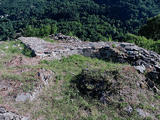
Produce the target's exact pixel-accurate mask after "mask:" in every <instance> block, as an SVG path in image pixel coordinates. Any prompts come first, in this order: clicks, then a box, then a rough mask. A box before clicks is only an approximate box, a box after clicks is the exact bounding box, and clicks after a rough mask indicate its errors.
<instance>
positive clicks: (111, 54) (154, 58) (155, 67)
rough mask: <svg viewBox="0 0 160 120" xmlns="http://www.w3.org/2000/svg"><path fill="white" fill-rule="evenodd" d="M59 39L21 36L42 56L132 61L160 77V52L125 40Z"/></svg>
mask: <svg viewBox="0 0 160 120" xmlns="http://www.w3.org/2000/svg"><path fill="white" fill-rule="evenodd" d="M54 38H56V40H57V42H55V43H50V42H46V41H44V40H42V39H39V38H35V37H20V38H19V40H21V41H22V43H24V44H25V45H26V46H27V47H28V48H30V49H31V50H32V51H33V52H34V53H35V54H36V56H39V57H40V58H41V59H47V60H53V59H61V58H62V57H67V56H70V55H75V54H79V55H84V56H87V57H97V58H99V59H103V60H112V61H113V62H120V63H126V62H127V63H129V64H131V65H132V66H134V67H135V68H136V69H137V70H138V71H139V72H141V73H144V72H145V71H149V72H152V73H154V75H153V74H152V75H150V78H152V79H156V80H158V79H160V55H159V54H157V53H155V52H153V51H148V50H146V49H143V48H141V47H138V46H136V45H134V44H131V43H123V42H122V43H121V42H82V41H80V40H79V39H75V38H74V37H69V36H64V35H61V34H58V36H54Z"/></svg>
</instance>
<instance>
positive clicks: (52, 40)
mask: <svg viewBox="0 0 160 120" xmlns="http://www.w3.org/2000/svg"><path fill="white" fill-rule="evenodd" d="M42 39H43V40H45V41H47V42H51V43H54V42H56V41H55V40H54V39H51V38H49V37H42Z"/></svg>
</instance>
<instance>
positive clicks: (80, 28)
mask: <svg viewBox="0 0 160 120" xmlns="http://www.w3.org/2000/svg"><path fill="white" fill-rule="evenodd" d="M0 3H1V4H0V40H8V39H12V38H13V39H14V38H15V37H16V36H17V34H22V35H23V36H38V37H42V36H47V35H49V34H53V33H58V32H61V33H63V34H66V35H74V36H77V37H79V38H81V39H82V40H85V41H87V40H88V41H100V40H101V41H108V40H112V39H114V40H118V41H122V40H124V37H125V34H126V33H128V32H129V33H133V34H137V33H138V30H139V28H140V27H141V26H142V25H143V24H144V23H145V22H146V20H147V18H149V17H153V16H155V15H157V14H158V13H159V12H160V2H159V1H158V0H83V1H82V0H14V1H13V0H4V1H0Z"/></svg>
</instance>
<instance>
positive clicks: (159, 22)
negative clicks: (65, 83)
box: [139, 15, 160, 40]
mask: <svg viewBox="0 0 160 120" xmlns="http://www.w3.org/2000/svg"><path fill="white" fill-rule="evenodd" d="M139 34H140V35H142V36H145V37H147V38H152V39H154V40H160V15H158V16H155V17H153V18H150V19H149V20H148V21H147V23H146V24H145V25H144V26H143V27H142V28H141V29H140V31H139Z"/></svg>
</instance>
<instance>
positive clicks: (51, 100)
mask: <svg viewBox="0 0 160 120" xmlns="http://www.w3.org/2000/svg"><path fill="white" fill-rule="evenodd" d="M122 66H123V65H122V64H115V63H111V62H104V61H102V60H98V59H91V58H88V57H83V56H79V55H74V56H71V57H68V58H63V59H62V60H54V61H46V60H43V61H41V63H40V66H39V67H42V68H45V69H50V70H52V71H53V72H54V73H55V79H54V81H52V82H53V83H52V84H50V85H51V87H49V88H48V89H47V90H46V91H44V93H42V95H41V97H40V101H41V105H42V107H41V108H40V109H39V110H38V111H36V112H35V113H33V118H34V119H36V118H38V117H39V116H45V119H46V120H53V119H57V120H106V119H107V118H111V117H112V118H114V117H115V118H116V117H117V118H119V119H121V117H120V116H119V115H118V114H117V112H116V110H115V109H113V108H112V107H109V106H107V105H103V104H101V103H99V101H97V100H91V99H88V98H86V97H85V96H81V95H80V93H79V91H78V90H77V89H76V88H74V86H73V83H72V80H73V79H74V76H76V75H78V74H79V73H80V72H81V71H82V69H84V68H90V69H102V70H108V71H110V70H118V69H120V68H121V67H122ZM122 119H123V118H122ZM122 119H121V120H122Z"/></svg>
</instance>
